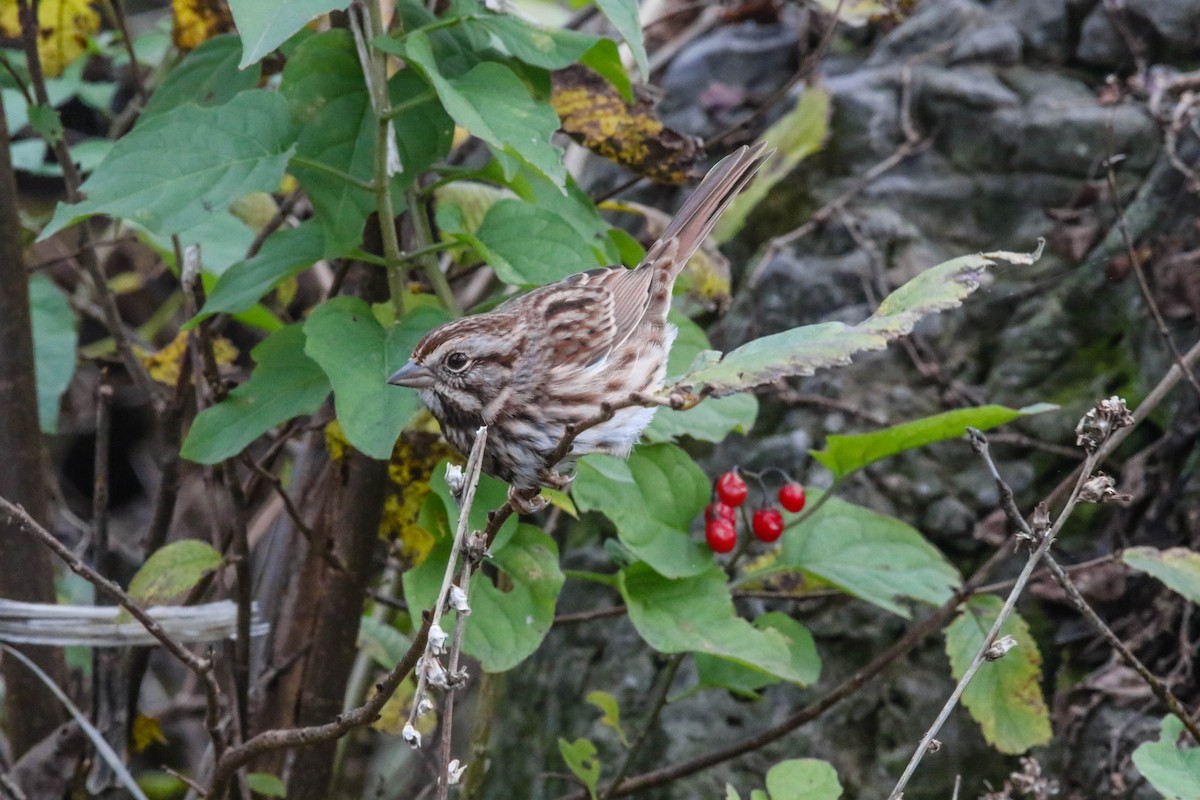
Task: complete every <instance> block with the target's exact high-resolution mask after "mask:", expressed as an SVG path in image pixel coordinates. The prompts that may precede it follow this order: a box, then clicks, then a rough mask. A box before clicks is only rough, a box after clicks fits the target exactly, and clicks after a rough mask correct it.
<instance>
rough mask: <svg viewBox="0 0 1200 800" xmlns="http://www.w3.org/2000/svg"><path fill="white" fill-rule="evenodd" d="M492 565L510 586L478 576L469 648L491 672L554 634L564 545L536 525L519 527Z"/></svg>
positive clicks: (467, 639) (518, 660)
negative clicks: (560, 552) (548, 634)
mask: <svg viewBox="0 0 1200 800" xmlns="http://www.w3.org/2000/svg"><path fill="white" fill-rule="evenodd" d="M488 563H489V564H491V565H492V566H493V567H495V568H496V569H498V570H499V571H500V572H502V573H504V575H505V576H507V578H508V584H509V585H506V586H505V587H504V588H503V589H501V588H498V587H497V586H496V585H495V584H494V583H492V582H491V580H489V579H488V577H487V575H486V574H483V573H480V574H477V575H476V576H475V579H474V580H473V581H472V582H471V598H470V601H471V615H470V616H469V617H467V618H466V625H467V633H466V635H465V636H464V637H463V650H464V651H466V653H467V654H468V655H471V656H473V657H475V658H477V659H479V662H480V664H481V666H482V667H483V669H484V670H485V671H487V672H505V671H507V670H510V669H512V668H513V667H515V666H516V665H517V664H520V663H521V662H522V661H524V660H525V659H526V658H528V657H529V656H530V655H532V654H533V651H534V650H537V648H538V646H539V645H540V644H541V643H542V640H543V639H545V638H546V634H547V633H549V632H550V626H551V625H552V624H554V607H555V605H556V603H557V602H558V593H559V590H561V589H562V585H563V581H564V578H563V574H562V571H561V570H560V569H559V568H558V546H557V545H556V544H555V543H554V540H553V539H551V538H550V536H548V535H547V534H546V533H544V532H543V531H541V530H540V529H538V528H535V527H533V526H532V525H518V526H517V529H516V532H515V533H514V534H513V536H512V538H511V539H510V540H509V541H508V542H506V543H505V544H504V546H503V547H500V548H496V549H495V552H494V553H493V554H492V557H491V558H489V559H488Z"/></svg>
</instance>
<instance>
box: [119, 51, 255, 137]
mask: <svg viewBox="0 0 1200 800" xmlns="http://www.w3.org/2000/svg"><path fill="white" fill-rule="evenodd" d="M241 54H242V42H241V40H240V39H239V38H238V37H237V36H236V35H234V34H232V33H230V34H225V35H223V36H215V37H213V38H212V39H209V40H208V41H207V42H205V43H204V44H202V45H200V46H199V47H197V48H196V49H195V50H193V51H192V52H190V53H188V54H187V57H186V58H184V59H183V61H181V62H179V64H177V65H176V66H175V67H174V68H173V69H172V70H171V71H170V72H169V73H167V77H166V79H165V80H164V81H163V82H162V85H161V86H159V87H158V89H156V90H155V91H154V94H153V95H151V97H150V102H149V103H147V104H146V110H145V111H143V112H142V117H141V119H142V120H146V119H148V118H150V117H152V116H155V115H157V114H165V113H166V112H168V111H170V110H171V109H173V108H177V107H179V106H181V105H185V104H188V103H193V104H195V105H198V106H219V105H221V104H222V103H227V102H229V101H230V100H232V99H233V98H234V96H235V95H237V94H239V93H240V92H243V91H245V90H246V89H253V88H254V87H255V86H257V85H258V80H259V76H260V75H261V74H262V70H261V69H260V68H259V67H257V66H256V67H254V68H252V69H245V70H239V69H238V58H240V57H241Z"/></svg>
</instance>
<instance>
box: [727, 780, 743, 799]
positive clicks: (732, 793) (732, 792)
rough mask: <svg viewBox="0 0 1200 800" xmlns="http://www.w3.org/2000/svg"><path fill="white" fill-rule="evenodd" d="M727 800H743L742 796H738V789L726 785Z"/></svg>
mask: <svg viewBox="0 0 1200 800" xmlns="http://www.w3.org/2000/svg"><path fill="white" fill-rule="evenodd" d="M725 800H742V796H741V795H740V794H738V792H737V789H735V788H733V787H732V786H731V785H729V784H728V783H727V784H725Z"/></svg>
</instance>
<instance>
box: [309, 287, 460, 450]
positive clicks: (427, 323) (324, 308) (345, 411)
mask: <svg viewBox="0 0 1200 800" xmlns="http://www.w3.org/2000/svg"><path fill="white" fill-rule="evenodd" d="M446 319H447V316H446V314H445V312H443V311H441V310H440V309H433V308H417V309H414V310H413V311H412V312H411V313H409V314H408V315H407V316H405V318H404V319H403V320H401V321H400V323H399V324H398V325H395V326H393V327H392V328H389V329H387V330H385V329H384V327H383V326H382V325H380V324H379V322H378V320H376V319H375V316H374V314H372V313H371V307H370V306H368V305H367V304H366V303H365V302H363V301H362V300H360V299H358V298H357V297H335V298H333V299H332V300H330V301H328V302H326V303H323V304H321V305H320V306H318V307H317V308H316V309H314V310H313V312H312V313H311V314H309V316H308V321H307V322H305V323H304V333H305V337H306V341H305V345H304V352H305V353H307V354H308V356H309V357H310V358H311V359H312V360H313V361H316V362H317V363H318V364H319V365H320V366H321V369H323V370H324V371H325V374H326V375H328V376H329V383H330V384H331V385H332V386H333V402H334V408H335V409H336V411H337V417H338V421H339V422H341V423H342V430H343V431H345V433H346V438H347V439H348V440H350V444H352V445H354V448H355V449H356V450H358V451H359V452H361V453H364V454H366V455H368V456H370V457H371V458H377V459H380V460H383V461H386V460H387V459H388V458H390V457H391V455H392V446H393V445H395V443H396V438H397V437H398V436H400V431H401V430H403V429H404V426H405V425H407V424H408V423H409V422H410V421H411V420H412V418H413V415H415V414H416V413H417V411H418V410H419V409H420V401H418V399H417V394H416V392H414V391H413V390H412V389H406V388H403V387H400V386H390V385H389V384H388V382H387V379H388V376H389V375H391V374H392V373H393V372H395V371H396V370H398V369H399V368H400V367H402V366H403V365H404V364H405V362H407V361H408V357H409V354H411V353H412V349H413V347H414V346H415V345H416V344H417V342H418V341H419V340H420V338H421V337H422V336H423V335H425V333H426V332H427V331H429V330H430V329H431V328H433V327H434V326H435V325H438V324H440V323H442V322H445V321H446Z"/></svg>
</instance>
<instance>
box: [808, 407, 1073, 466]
mask: <svg viewBox="0 0 1200 800" xmlns="http://www.w3.org/2000/svg"><path fill="white" fill-rule="evenodd" d="M1057 408H1058V406H1056V405H1053V404H1051V403H1038V404H1036V405H1032V406H1026V407H1024V408H1008V407H1006V406H977V407H975V408H960V409H956V410H954V411H947V412H945V413H942V414H934V415H933V416H931V417H924V418H922V419H917V420H913V421H912V422H904V423H901V424H899V425H893V426H892V427H890V428H884V429H883V430H879V431H872V432H871V433H856V434H852V435H849V436H841V435H838V434H831V435H830V436H828V437H827V438H826V440H825V449H824V450H810V451H809V454H810V455H812V457H813V458H815V459H816V460H817V461H819V462H821V463H822V464H824V465H825V466H826V467H827V468H828V469H829V471H830V472H832V473H833V477H834V479H835V480H841V479H842V478H844V477H846V476H847V475H849V474H850V473H852V472H856V471H857V470H860V469H862V468H863V467H865V466H867V465H868V464H873V463H875V462H876V461H881V460H883V459H885V458H888V457H889V456H894V455H896V454H897V453H902V452H904V451H905V450H914V449H916V448H918V447H924V446H925V445H927V444H933V443H934V442H941V441H945V440H946V439H957V438H958V437H960V436H963V435H964V434H965V433H966V432H967V428H978V429H979V430H981V431H986V430H990V429H992V428H995V427H997V426H999V425H1003V424H1004V423H1006V422H1011V421H1012V420H1014V419H1017V418H1018V417H1023V416H1028V415H1031V414H1041V413H1044V412H1046V411H1052V410H1054V409H1057Z"/></svg>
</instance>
